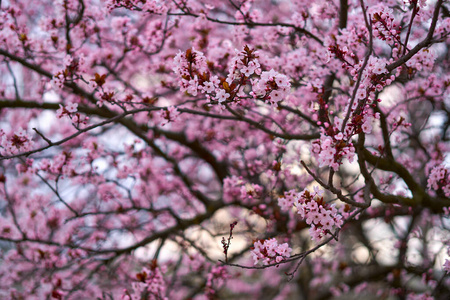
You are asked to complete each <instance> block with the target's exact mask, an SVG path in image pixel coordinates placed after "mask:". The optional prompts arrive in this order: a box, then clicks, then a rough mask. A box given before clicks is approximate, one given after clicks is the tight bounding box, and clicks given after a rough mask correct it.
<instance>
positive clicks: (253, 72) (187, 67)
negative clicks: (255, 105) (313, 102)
mask: <svg viewBox="0 0 450 300" xmlns="http://www.w3.org/2000/svg"><path fill="white" fill-rule="evenodd" d="M235 52H236V56H235V57H234V58H233V59H232V60H231V63H230V65H229V67H228V75H227V77H226V78H224V77H221V78H220V79H219V76H217V75H213V74H211V72H210V70H209V68H208V63H207V60H206V57H205V55H204V54H203V53H202V52H199V51H196V50H191V49H188V50H187V51H186V52H181V51H180V52H178V54H177V55H176V56H175V58H174V68H173V70H174V72H175V73H176V75H177V76H178V78H179V82H178V83H179V85H180V90H181V91H182V92H187V93H188V94H190V95H192V96H197V94H198V93H203V94H206V95H207V97H208V98H209V99H212V100H216V101H217V102H218V103H220V104H221V103H224V102H225V101H227V100H230V99H234V100H236V101H238V100H239V99H241V98H245V97H248V95H247V94H246V92H244V90H243V89H244V87H245V86H246V85H247V83H248V82H250V83H251V85H252V91H251V92H250V95H251V96H253V97H254V98H255V99H260V100H263V101H266V102H268V103H270V104H271V105H272V106H277V104H278V103H279V102H280V101H282V100H283V99H284V98H285V97H286V96H287V95H288V94H289V92H290V90H291V84H290V82H289V78H288V77H287V76H286V75H283V74H280V73H278V72H276V71H274V70H273V69H272V70H270V71H264V72H262V71H261V65H260V63H259V61H258V53H257V51H255V50H254V49H250V48H249V47H248V46H244V47H243V49H242V50H241V51H238V50H235Z"/></svg>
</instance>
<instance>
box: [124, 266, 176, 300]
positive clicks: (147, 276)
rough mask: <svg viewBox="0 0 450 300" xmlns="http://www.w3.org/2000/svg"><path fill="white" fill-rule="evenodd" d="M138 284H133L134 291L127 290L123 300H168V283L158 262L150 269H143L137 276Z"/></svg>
mask: <svg viewBox="0 0 450 300" xmlns="http://www.w3.org/2000/svg"><path fill="white" fill-rule="evenodd" d="M136 279H137V280H138V281H137V282H134V283H133V289H132V291H128V290H125V291H124V294H123V296H122V299H123V300H139V299H148V300H166V299H168V298H167V297H164V296H163V295H166V289H167V286H166V283H165V282H164V279H163V274H162V272H161V270H160V268H159V267H157V266H156V262H153V263H152V266H151V268H150V269H148V268H143V270H142V272H141V273H138V274H136Z"/></svg>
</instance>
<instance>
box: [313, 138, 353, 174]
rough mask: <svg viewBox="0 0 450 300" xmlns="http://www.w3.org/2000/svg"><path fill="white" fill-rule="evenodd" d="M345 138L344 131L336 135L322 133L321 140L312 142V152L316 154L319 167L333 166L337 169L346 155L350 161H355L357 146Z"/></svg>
mask: <svg viewBox="0 0 450 300" xmlns="http://www.w3.org/2000/svg"><path fill="white" fill-rule="evenodd" d="M343 138H344V135H343V134H342V133H338V134H336V135H334V137H330V136H326V135H324V134H322V135H321V138H320V139H319V140H317V141H315V142H313V143H312V153H313V154H315V155H316V157H317V161H318V163H319V167H324V166H331V167H332V168H333V169H334V170H335V171H337V170H338V169H339V165H340V164H341V163H342V159H343V158H344V157H347V158H348V160H349V162H352V161H353V158H354V156H355V147H353V144H352V143H347V142H345V141H344V140H343Z"/></svg>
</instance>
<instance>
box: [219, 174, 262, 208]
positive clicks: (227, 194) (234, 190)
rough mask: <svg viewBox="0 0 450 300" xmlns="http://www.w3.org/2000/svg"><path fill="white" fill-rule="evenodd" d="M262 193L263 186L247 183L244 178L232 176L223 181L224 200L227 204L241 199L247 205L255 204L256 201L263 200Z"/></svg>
mask: <svg viewBox="0 0 450 300" xmlns="http://www.w3.org/2000/svg"><path fill="white" fill-rule="evenodd" d="M262 192H263V188H262V186H260V185H258V184H254V183H249V182H245V181H244V180H243V179H242V177H236V176H231V177H227V178H225V179H224V181H223V200H224V202H226V203H230V202H233V201H236V200H238V199H239V200H240V201H243V202H244V203H246V204H253V203H255V199H260V198H261V196H262Z"/></svg>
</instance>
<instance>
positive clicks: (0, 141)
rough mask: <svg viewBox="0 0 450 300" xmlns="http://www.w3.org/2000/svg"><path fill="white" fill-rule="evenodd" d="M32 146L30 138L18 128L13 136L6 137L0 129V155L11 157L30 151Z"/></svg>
mask: <svg viewBox="0 0 450 300" xmlns="http://www.w3.org/2000/svg"><path fill="white" fill-rule="evenodd" d="M32 146H33V141H32V140H31V136H29V135H28V134H27V132H26V131H25V130H24V129H23V128H20V129H19V130H17V131H16V132H14V134H12V135H10V136H9V135H8V134H6V133H5V132H4V131H3V129H0V154H1V155H11V154H17V153H20V152H26V151H30V150H31V147H32Z"/></svg>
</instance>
